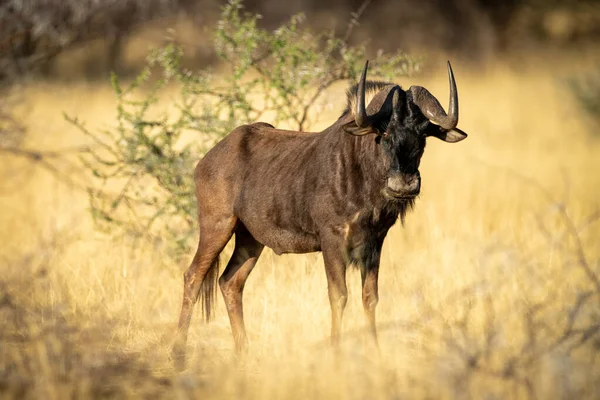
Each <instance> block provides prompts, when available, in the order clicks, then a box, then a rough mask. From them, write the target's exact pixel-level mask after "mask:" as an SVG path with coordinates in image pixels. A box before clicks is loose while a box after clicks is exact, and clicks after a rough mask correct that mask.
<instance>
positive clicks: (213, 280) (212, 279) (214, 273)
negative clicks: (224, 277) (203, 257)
mask: <svg viewBox="0 0 600 400" xmlns="http://www.w3.org/2000/svg"><path fill="white" fill-rule="evenodd" d="M218 279H219V258H218V257H217V259H216V260H215V262H214V263H212V265H211V266H210V268H209V269H208V271H206V275H205V276H204V280H203V281H202V286H201V287H200V294H199V297H200V300H201V301H202V319H203V320H204V321H205V322H210V321H211V320H212V318H213V315H214V309H215V300H216V296H217V291H216V288H217V281H218Z"/></svg>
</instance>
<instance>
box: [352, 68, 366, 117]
mask: <svg viewBox="0 0 600 400" xmlns="http://www.w3.org/2000/svg"><path fill="white" fill-rule="evenodd" d="M368 68H369V60H367V62H366V63H365V67H364V68H363V71H362V75H361V76H360V81H359V82H358V88H357V89H356V91H357V93H356V112H355V114H354V115H355V117H354V120H355V121H356V125H357V126H358V127H359V128H365V127H366V126H368V125H369V118H368V116H367V109H366V106H365V82H366V80H367V69H368Z"/></svg>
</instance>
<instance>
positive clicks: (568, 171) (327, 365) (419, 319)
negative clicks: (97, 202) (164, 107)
mask: <svg viewBox="0 0 600 400" xmlns="http://www.w3.org/2000/svg"><path fill="white" fill-rule="evenodd" d="M454 69H455V71H456V74H457V80H458V84H459V90H460V99H461V123H460V126H461V128H462V129H464V130H465V131H467V132H468V133H469V134H470V136H469V138H468V139H467V140H465V141H464V142H461V143H460V144H455V145H451V144H446V143H442V142H438V141H435V139H430V142H429V143H428V148H427V150H426V154H425V156H424V158H423V162H422V167H421V174H422V178H423V191H422V195H421V198H420V199H419V201H418V202H417V206H416V209H415V210H414V212H412V213H411V214H409V216H408V217H407V221H406V225H405V226H404V227H402V226H400V224H398V225H397V226H396V227H394V228H393V229H392V231H391V232H390V234H389V236H388V239H387V240H386V243H385V247H384V254H383V257H382V265H381V273H380V302H379V306H378V321H379V324H380V336H381V337H380V347H381V356H380V357H378V356H377V355H376V354H377V353H376V351H374V349H373V347H372V345H371V344H370V342H369V341H368V340H367V339H366V337H365V335H364V334H363V332H362V330H361V328H362V327H363V317H362V306H361V301H360V278H359V276H358V275H359V274H358V273H357V271H355V270H350V271H349V272H348V286H349V291H350V300H349V303H348V307H347V310H346V313H345V319H344V334H345V337H344V340H343V343H342V354H341V358H340V359H337V360H336V359H335V358H334V357H332V354H330V350H329V347H328V346H327V344H328V342H327V339H328V332H329V318H330V313H329V304H328V300H327V291H326V280H325V275H324V270H323V264H322V260H321V257H320V255H318V254H310V255H286V256H281V257H278V256H275V255H274V254H273V253H272V252H270V251H266V252H265V253H263V256H262V257H261V259H260V261H259V263H258V265H257V267H256V269H255V272H254V273H253V274H252V276H251V278H250V279H249V282H248V285H247V286H246V291H245V297H244V299H245V318H246V324H247V327H248V331H249V336H250V342H251V350H250V353H249V356H248V357H247V359H246V360H245V362H243V363H235V362H234V357H233V352H232V339H231V336H230V332H229V322H228V319H227V316H226V312H225V308H224V306H223V304H222V299H221V298H220V296H219V301H218V305H217V313H216V320H215V321H214V322H212V323H211V324H209V325H204V324H202V323H201V322H200V321H199V318H198V317H195V318H194V320H193V323H192V328H191V330H190V337H189V345H188V349H189V355H190V358H189V365H190V366H189V369H188V370H187V371H186V372H184V373H182V374H177V373H175V372H174V371H173V370H172V368H171V362H170V360H169V340H170V338H171V335H172V334H173V332H174V328H175V324H176V320H177V317H178V313H179V307H180V301H181V294H182V273H183V271H184V270H185V269H186V268H187V263H185V262H184V263H181V264H179V265H174V264H172V263H171V262H170V261H169V259H168V258H167V257H165V256H164V255H163V254H161V250H160V248H157V247H156V246H155V245H153V244H152V243H148V242H143V241H138V242H133V241H127V240H125V239H119V240H116V239H113V238H111V237H110V235H107V234H104V233H100V232H97V231H96V230H95V229H94V226H93V224H92V223H91V221H90V217H89V215H88V213H87V209H86V207H87V199H86V195H85V194H83V193H80V192H79V191H77V190H76V189H73V188H70V187H69V186H68V185H65V184H64V183H61V182H60V181H58V180H57V179H55V177H53V176H52V175H50V174H48V173H47V172H46V171H44V170H41V169H32V168H31V167H30V166H28V162H25V161H23V160H19V159H16V158H3V162H2V164H1V165H0V176H2V177H3V180H4V183H5V185H4V186H6V187H7V188H8V189H2V192H0V209H2V214H1V216H0V226H2V227H3V229H2V231H1V232H0V240H1V241H2V243H3V245H2V253H3V254H2V255H3V257H4V258H3V261H4V262H3V263H2V264H1V265H0V276H1V277H2V278H1V281H2V285H1V286H0V318H3V320H4V321H6V325H5V326H4V328H0V346H1V347H0V359H3V360H4V361H0V393H3V394H4V396H6V397H22V396H25V395H27V396H29V397H36V398H64V397H66V396H67V395H73V396H76V397H77V396H79V397H92V396H94V397H102V396H108V397H114V396H118V397H144V398H145V397H167V398H188V397H198V398H205V397H210V398H234V397H243V398H261V399H262V398H286V399H296V398H298V399H300V398H349V399H362V398H431V397H433V398H456V397H466V398H468V397H474V398H483V397H489V398H492V396H493V397H496V398H497V397H502V398H507V397H509V398H514V397H517V398H520V397H523V398H527V397H532V396H533V395H534V394H535V395H536V396H538V397H539V398H552V397H567V398H572V397H578V398H584V397H588V398H592V397H594V394H597V393H598V392H597V391H598V390H599V389H600V388H599V386H598V382H599V381H600V379H599V378H600V370H599V367H598V364H597V363H596V362H595V354H597V353H598V349H597V347H593V346H588V347H586V349H587V350H585V351H580V352H574V353H571V354H568V355H565V354H566V353H564V352H562V351H560V349H551V350H548V352H546V353H544V354H542V355H541V356H540V357H539V358H538V359H536V361H535V362H534V363H532V365H531V366H528V367H527V368H522V369H520V370H517V372H515V373H514V374H512V373H511V372H506V371H508V370H509V369H510V363H511V360H513V359H518V357H519V356H520V355H522V353H523V352H524V350H523V349H524V348H526V345H527V343H528V340H530V339H531V332H530V331H529V330H528V325H527V319H526V315H527V312H528V310H530V309H531V308H532V306H533V305H535V304H543V305H544V307H543V308H542V309H541V310H540V311H539V313H538V314H536V318H537V319H535V323H534V325H533V326H534V328H535V330H536V332H537V333H538V334H537V336H536V337H537V340H538V341H539V342H544V341H546V342H547V343H551V342H552V340H553V338H556V337H558V336H560V332H561V330H562V327H563V326H564V325H565V323H566V319H567V316H568V311H569V310H570V309H571V308H572V306H573V305H574V304H575V300H576V298H577V294H578V293H581V292H582V291H585V290H592V289H593V288H592V286H591V285H590V282H589V279H588V278H587V277H586V276H585V274H584V273H583V272H582V269H581V268H580V267H579V266H578V265H577V264H574V263H572V262H571V263H570V261H572V260H573V256H572V254H573V252H572V250H573V241H572V240H571V239H569V238H568V237H567V238H565V239H563V240H561V241H560V242H559V244H564V245H565V246H566V248H564V249H563V248H561V247H560V246H559V245H555V246H550V245H549V244H548V242H547V240H546V238H545V237H544V235H543V234H542V232H541V229H540V227H539V224H538V220H539V218H538V217H539V215H540V214H541V215H542V217H540V218H543V219H544V221H546V223H547V224H548V226H549V230H550V231H552V232H553V233H559V232H560V231H563V230H564V223H563V222H561V220H560V218H559V217H558V214H557V213H556V212H555V211H553V210H554V209H553V208H552V207H551V204H550V203H549V202H548V201H547V199H546V198H545V195H544V194H543V193H542V192H541V191H540V190H539V189H538V188H536V187H535V184H532V183H531V182H528V181H526V180H525V179H523V178H522V177H529V178H531V179H533V180H535V182H538V183H539V184H540V185H543V186H544V187H545V188H547V190H548V192H549V193H551V195H552V196H553V197H555V199H556V200H557V201H564V202H565V203H566V205H567V210H568V212H569V214H570V216H571V217H572V219H573V220H574V221H575V222H577V223H579V222H580V221H582V220H583V219H584V218H585V217H586V216H587V215H589V214H590V213H592V212H594V211H595V210H597V209H598V207H599V206H600V200H599V199H600V178H599V177H598V175H597V174H598V172H599V171H600V158H599V157H598V151H599V150H600V142H599V141H598V140H597V138H593V135H591V134H590V133H589V132H587V131H586V126H585V125H584V123H583V122H582V119H581V115H580V114H579V113H578V111H577V109H576V106H575V104H573V101H572V100H570V98H569V95H568V92H566V89H565V88H563V87H561V86H560V85H559V83H558V82H557V79H558V78H557V75H555V71H548V70H545V71H544V72H543V73H539V72H536V71H539V70H536V69H524V70H520V71H519V70H514V69H511V68H510V67H508V66H505V65H499V66H495V67H493V68H490V69H488V70H486V71H484V72H482V71H468V70H466V69H465V68H461V66H460V65H455V66H454ZM439 72H440V74H439V76H436V77H435V79H424V78H419V77H417V78H414V79H413V80H411V82H405V83H404V86H408V85H410V84H411V83H418V84H423V85H425V86H427V87H429V88H431V90H432V92H433V93H435V94H438V95H439V97H440V98H445V96H446V93H447V87H446V85H447V81H446V77H445V76H444V75H443V73H442V72H443V69H440V71H439ZM22 89H23V92H22V97H23V99H24V106H23V107H22V108H21V109H19V110H18V112H19V115H20V116H22V117H23V118H24V120H25V122H26V124H27V127H28V129H29V132H30V135H29V137H28V138H27V145H29V146H30V147H34V148H39V149H59V148H63V147H68V146H73V145H76V144H81V143H85V140H84V139H83V138H82V137H81V136H80V135H79V133H78V132H77V131H76V130H75V129H74V128H73V127H71V126H69V125H68V124H66V122H65V121H64V120H63V119H62V117H61V113H62V112H63V111H67V112H68V113H70V114H71V115H77V116H79V117H80V118H81V119H82V120H84V121H86V122H87V125H88V126H90V127H94V128H97V127H103V126H108V125H110V123H111V121H112V120H113V118H114V115H115V113H114V99H113V96H112V91H111V89H110V87H109V86H108V84H106V85H104V84H62V85H58V84H52V83H37V84H29V85H26V86H25V87H23V88H22ZM339 93H340V94H341V93H342V92H341V90H340V92H339ZM166 95H168V93H167V94H166ZM174 95H175V94H173V96H174ZM334 104H335V107H337V108H336V109H335V110H334V111H331V112H330V113H329V114H328V115H329V116H330V117H331V118H332V119H333V118H335V116H336V115H337V114H338V112H339V110H341V107H342V106H343V105H344V101H343V100H342V98H341V97H340V98H338V99H337V100H334ZM322 119H326V118H322ZM192 169H193V165H190V171H192ZM74 172H75V171H74ZM13 175H14V178H13ZM0 189H1V188H0ZM581 238H582V243H583V249H584V251H585V252H586V256H587V258H588V260H589V262H590V263H591V264H592V267H593V268H595V270H596V273H599V272H600V271H598V269H599V263H598V260H599V257H600V250H599V247H598V239H599V238H600V226H599V225H598V224H595V225H591V226H589V227H588V228H587V230H586V231H585V232H583V233H582V235H581ZM229 251H230V249H227V250H226V252H225V253H226V254H225V255H224V257H226V256H227V255H228V254H229ZM190 257H191V254H190ZM593 301H594V302H596V303H595V304H596V305H597V302H598V297H596V298H595V299H594V300H593ZM597 308H598V307H596V309H597ZM197 314H199V313H197ZM592 314H593V312H592ZM592 314H589V315H588V316H587V317H586V316H584V317H582V319H581V320H578V323H579V322H581V323H583V322H585V321H586V319H585V318H591V317H593V315H592ZM582 321H583V322H582ZM596 321H597V317H596ZM492 331H493V332H494V335H493V336H490V334H491V333H492ZM490 337H491V338H490ZM488 339H489V342H488V341H487V340H488ZM596 343H597V342H596ZM457 346H460V348H464V349H465V350H457V349H458V347H457ZM590 348H591V349H592V351H590V350H589V349H590ZM477 349H481V350H482V351H483V352H485V350H486V349H487V351H488V353H489V354H486V355H481V354H479V355H478V354H477V351H476V350H477ZM466 353H469V354H470V357H471V358H469V356H467V355H466ZM471 353H472V354H471ZM473 359H476V360H477V363H473ZM469 360H471V362H472V364H469ZM473 364H474V365H473ZM498 371H501V372H505V373H506V374H505V375H504V376H500V375H499V374H497V373H496V372H498ZM523 377H526V378H527V381H528V383H523V381H522V380H521V379H522V378H523Z"/></svg>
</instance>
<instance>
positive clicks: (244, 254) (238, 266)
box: [219, 223, 264, 354]
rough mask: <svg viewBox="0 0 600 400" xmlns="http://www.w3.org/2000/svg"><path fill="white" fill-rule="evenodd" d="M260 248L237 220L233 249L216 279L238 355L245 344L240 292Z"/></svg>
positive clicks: (261, 248)
mask: <svg viewBox="0 0 600 400" xmlns="http://www.w3.org/2000/svg"><path fill="white" fill-rule="evenodd" d="M263 248H264V245H262V244H261V243H259V242H258V241H256V239H254V237H253V236H252V235H251V234H250V232H248V230H247V229H246V227H245V226H244V225H242V223H240V224H239V225H238V227H237V228H236V230H235V249H234V250H233V254H232V255H231V259H230V260H229V263H228V264H227V267H226V268H225V271H224V272H223V275H221V278H219V286H220V288H221V293H223V299H224V300H225V306H226V307H227V313H228V314H229V321H230V323H231V333H232V334H233V340H234V343H235V350H236V352H237V353H238V354H239V353H242V352H244V351H245V350H246V348H247V347H248V337H247V336H246V328H245V326H244V309H243V305H242V293H243V291H244V285H245V283H246V280H247V279H248V276H249V275H250V272H252V269H254V266H255V265H256V261H258V257H259V256H260V253H261V252H262V250H263Z"/></svg>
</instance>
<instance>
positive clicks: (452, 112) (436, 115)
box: [409, 61, 458, 130]
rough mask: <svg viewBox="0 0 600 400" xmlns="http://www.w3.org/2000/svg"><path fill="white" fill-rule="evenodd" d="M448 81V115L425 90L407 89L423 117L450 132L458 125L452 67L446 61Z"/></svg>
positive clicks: (418, 87) (456, 92) (456, 91)
mask: <svg viewBox="0 0 600 400" xmlns="http://www.w3.org/2000/svg"><path fill="white" fill-rule="evenodd" d="M448 81H449V83H450V104H449V105H448V114H447V115H446V112H445V111H444V109H443V108H442V106H441V104H440V102H439V101H438V100H437V99H436V98H435V97H434V96H433V95H432V94H431V93H429V91H428V90H427V89H425V88H424V87H421V86H411V88H410V89H409V90H410V92H411V93H412V95H413V102H414V103H415V104H416V105H417V106H418V107H419V109H420V110H421V112H422V113H423V115H425V117H427V119H429V120H430V121H431V122H433V123H434V124H437V125H439V126H441V127H442V128H444V129H447V130H450V129H454V128H456V125H458V90H457V89H456V81H455V80H454V73H453V72H452V66H451V65H450V61H448Z"/></svg>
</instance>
